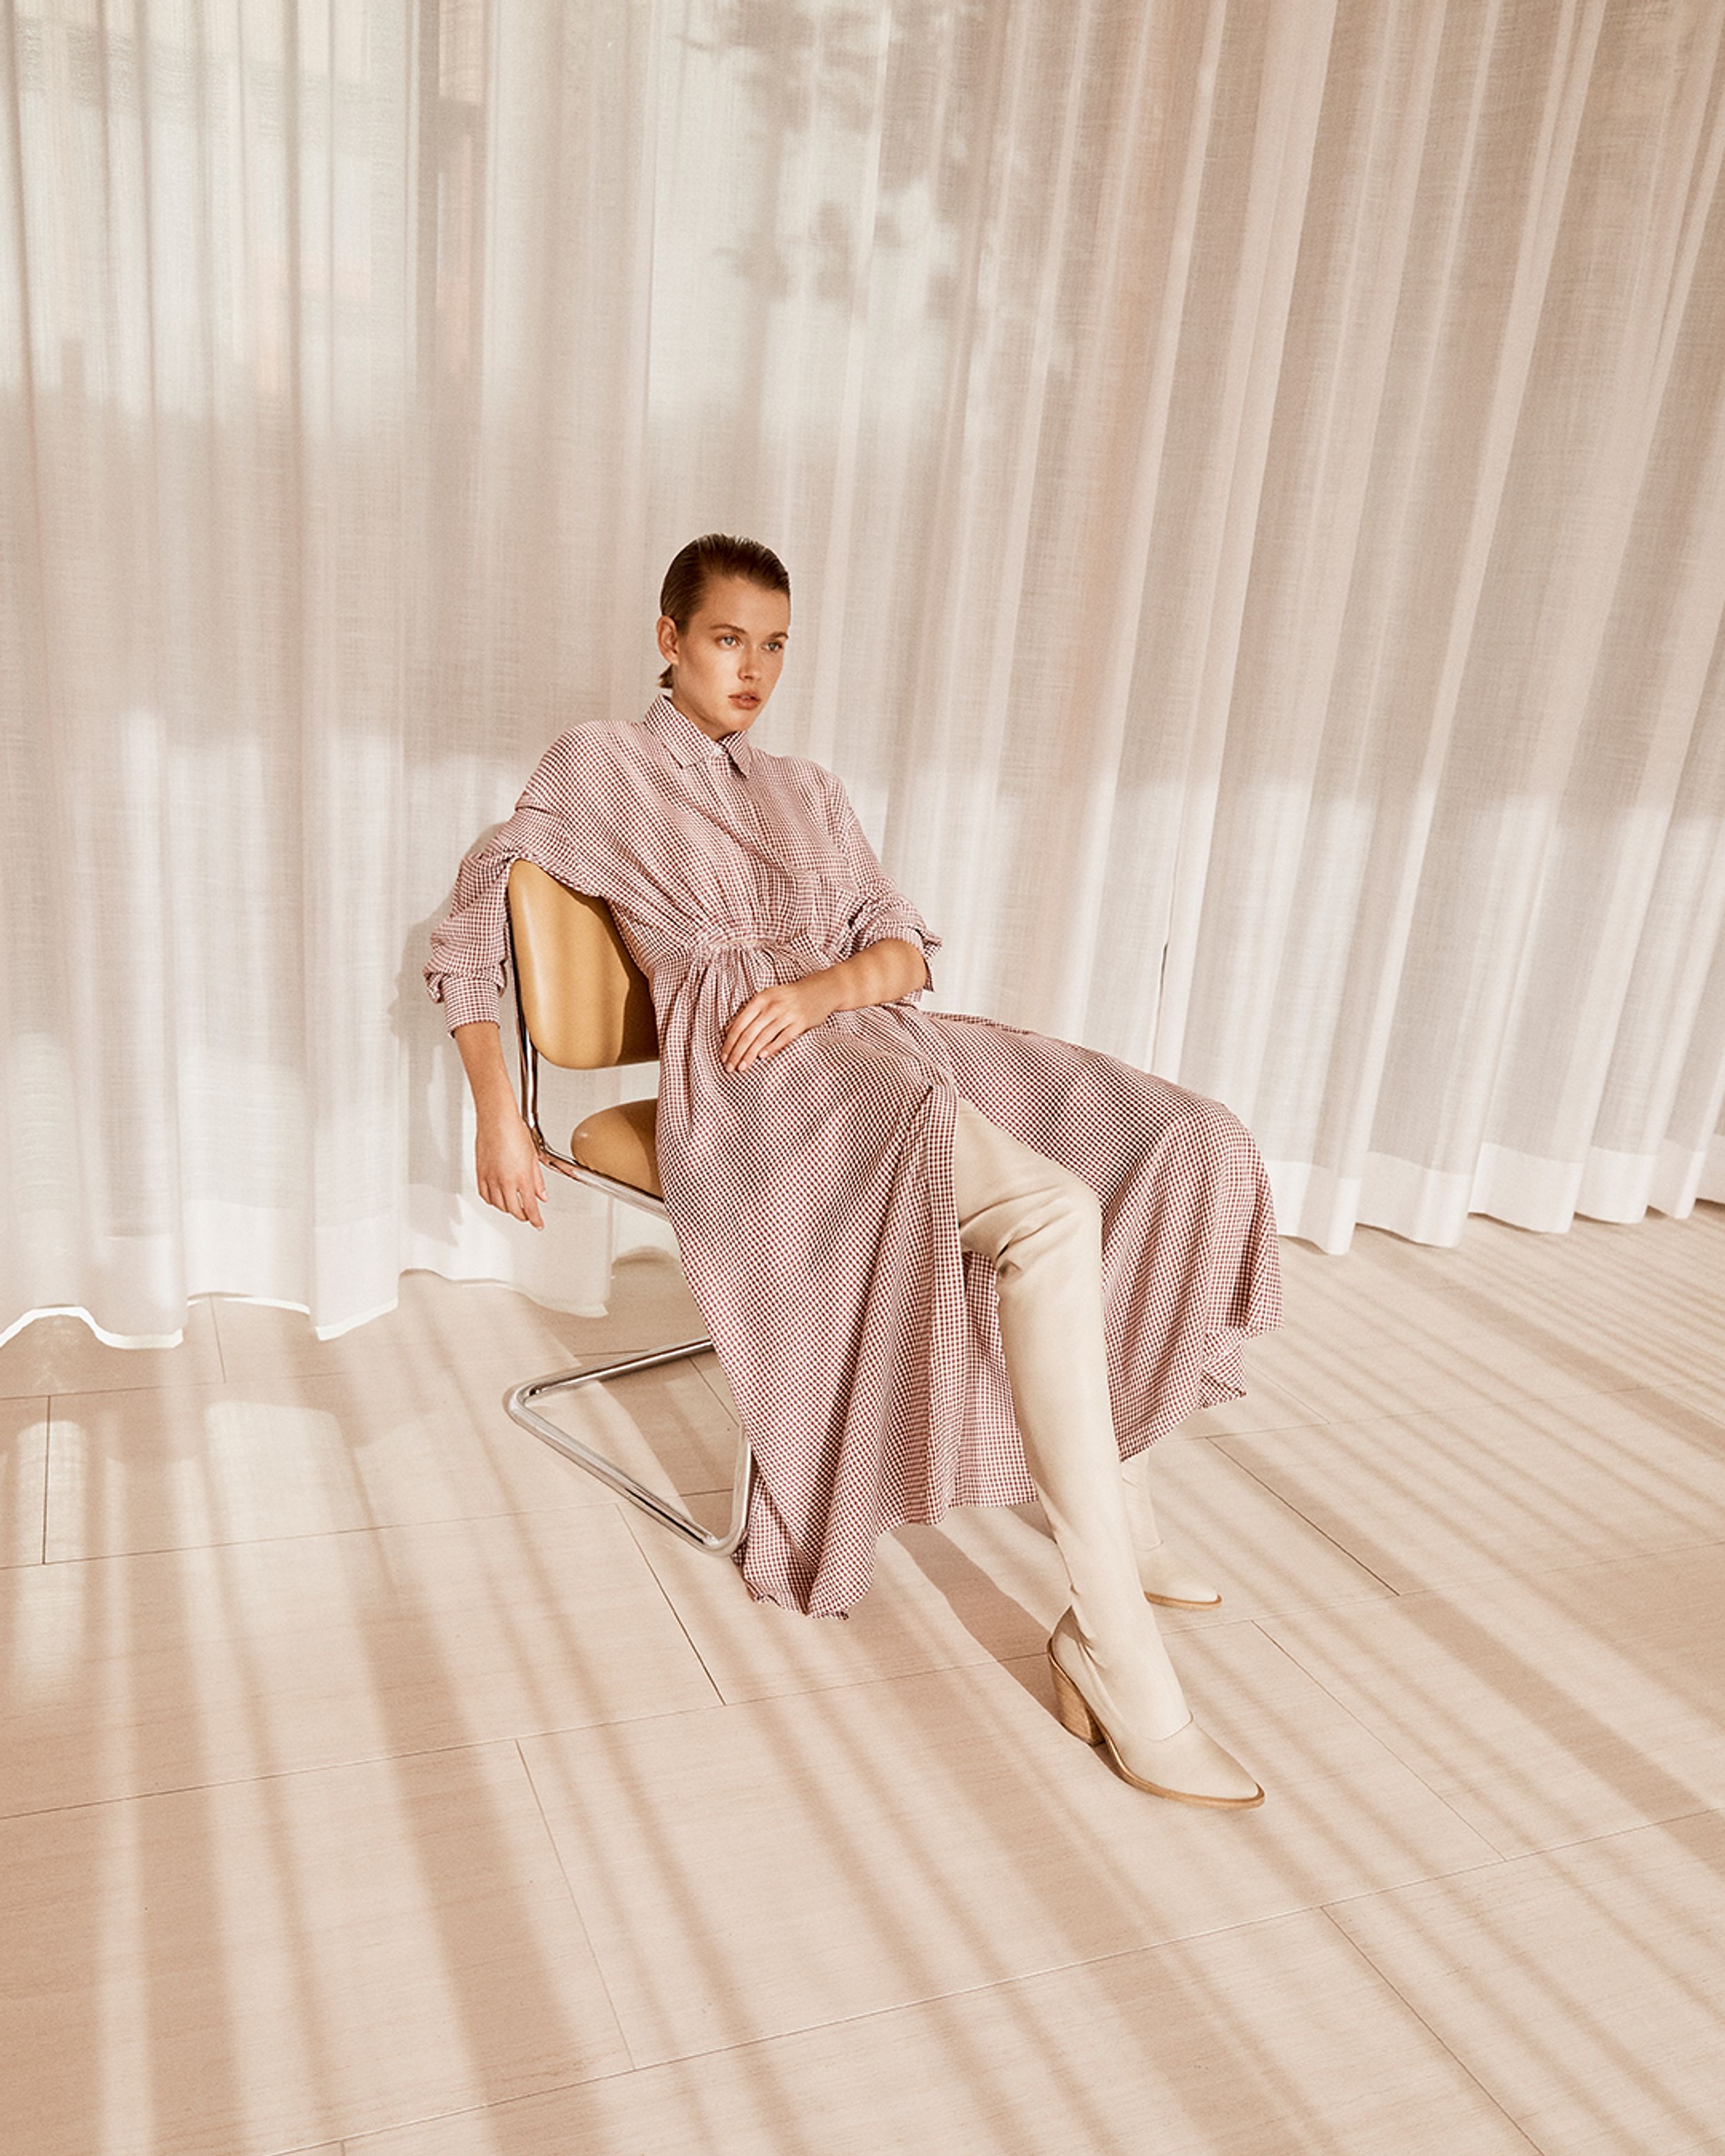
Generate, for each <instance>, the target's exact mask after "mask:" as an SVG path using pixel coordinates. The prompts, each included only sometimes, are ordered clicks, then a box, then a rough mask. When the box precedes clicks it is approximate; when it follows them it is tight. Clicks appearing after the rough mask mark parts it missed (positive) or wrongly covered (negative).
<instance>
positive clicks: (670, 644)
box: [658, 613, 677, 665]
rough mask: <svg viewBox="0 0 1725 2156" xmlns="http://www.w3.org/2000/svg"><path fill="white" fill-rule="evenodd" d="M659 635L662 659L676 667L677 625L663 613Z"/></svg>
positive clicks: (660, 618) (660, 619)
mask: <svg viewBox="0 0 1725 2156" xmlns="http://www.w3.org/2000/svg"><path fill="white" fill-rule="evenodd" d="M658 634H659V655H660V658H661V659H664V660H669V661H670V664H671V665H675V664H676V658H677V624H675V622H674V621H673V620H672V619H671V618H670V615H669V614H668V613H662V614H660V617H659V631H658Z"/></svg>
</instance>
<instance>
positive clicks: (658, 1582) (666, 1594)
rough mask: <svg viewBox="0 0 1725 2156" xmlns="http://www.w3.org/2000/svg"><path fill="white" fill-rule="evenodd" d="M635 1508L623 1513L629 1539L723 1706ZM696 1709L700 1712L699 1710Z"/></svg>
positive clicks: (720, 1692)
mask: <svg viewBox="0 0 1725 2156" xmlns="http://www.w3.org/2000/svg"><path fill="white" fill-rule="evenodd" d="M622 1509H623V1508H622V1507H621V1505H619V1510H620V1511H621V1510H622ZM633 1511H634V1507H633V1506H630V1507H629V1509H628V1511H625V1512H624V1513H623V1524H624V1528H625V1529H626V1531H627V1532H628V1534H629V1540H630V1541H631V1542H632V1543H634V1546H635V1548H636V1549H637V1550H638V1551H639V1553H640V1558H641V1563H643V1564H644V1565H645V1567H646V1568H647V1577H648V1578H649V1579H650V1580H651V1581H652V1583H653V1584H654V1585H655V1587H656V1588H657V1589H659V1594H660V1600H661V1601H663V1603H664V1604H665V1608H666V1609H669V1610H670V1614H671V1615H672V1617H673V1618H674V1619H675V1622H676V1627H677V1630H679V1631H680V1633H681V1634H682V1635H683V1637H684V1638H685V1640H687V1641H688V1643H689V1651H690V1653H691V1655H694V1657H695V1659H696V1661H697V1662H699V1663H700V1665H701V1675H702V1676H704V1677H705V1678H706V1681H707V1682H708V1683H709V1684H710V1685H711V1686H712V1688H713V1700H714V1702H715V1704H716V1705H717V1706H720V1707H723V1706H725V1705H726V1698H725V1694H724V1691H723V1689H722V1688H721V1686H720V1683H719V1681H718V1679H717V1678H716V1676H714V1675H713V1673H712V1671H711V1670H710V1669H709V1668H708V1667H707V1666H706V1655H703V1654H702V1653H701V1650H700V1648H699V1647H698V1646H696V1644H695V1636H694V1635H693V1634H692V1633H691V1631H690V1630H689V1627H688V1626H687V1625H685V1623H684V1622H683V1613H682V1611H681V1610H680V1609H678V1607H677V1605H676V1604H675V1602H673V1601H672V1599H671V1598H670V1590H669V1589H667V1587H666V1586H665V1582H664V1580H663V1579H661V1578H660V1576H659V1568H658V1566H657V1565H655V1563H654V1562H653V1553H652V1551H651V1550H649V1548H647V1547H646V1545H645V1543H643V1542H642V1540H641V1537H640V1536H639V1534H638V1533H637V1532H635V1522H634V1521H633V1520H632V1519H630V1518H629V1512H633ZM661 1532H663V1530H661ZM725 1562H726V1563H729V1562H730V1560H729V1559H728V1558H726V1560H725ZM696 1711H697V1712H698V1711H699V1710H696Z"/></svg>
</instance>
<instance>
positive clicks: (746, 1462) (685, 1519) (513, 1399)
mask: <svg viewBox="0 0 1725 2156" xmlns="http://www.w3.org/2000/svg"><path fill="white" fill-rule="evenodd" d="M509 973H510V979H511V982H514V983H519V981H520V978H521V977H520V975H519V973H517V972H516V956H515V937H514V933H513V932H512V931H511V933H510V937H509ZM515 1014H516V1034H517V1038H518V1039H519V1041H520V1045H521V1117H522V1120H523V1121H524V1122H526V1126H527V1128H528V1130H529V1131H530V1132H531V1133H532V1137H533V1142H534V1144H535V1145H536V1146H537V1147H538V1148H539V1150H540V1152H542V1153H543V1154H544V1155H545V1157H546V1158H547V1159H548V1160H552V1161H555V1162H556V1163H557V1165H558V1166H559V1167H560V1168H562V1170H563V1171H564V1173H566V1174H567V1175H570V1176H572V1177H573V1178H574V1179H575V1180H576V1181H577V1182H578V1183H591V1184H592V1186H593V1188H594V1189H595V1190H603V1192H604V1193H606V1195H607V1196H608V1197H611V1198H617V1199H622V1200H623V1202H624V1204H629V1205H639V1207H640V1208H641V1209H642V1211H643V1212H645V1213H654V1214H657V1215H658V1216H659V1218H660V1219H661V1220H663V1219H668V1218H669V1217H670V1216H669V1215H668V1214H667V1213H666V1212H665V1205H664V1202H663V1200H661V1199H657V1198H655V1197H654V1196H653V1195H652V1193H650V1192H649V1191H645V1190H637V1189H636V1188H634V1185H633V1184H632V1183H619V1182H617V1181H616V1180H615V1179H614V1178H612V1177H611V1176H608V1175H601V1174H599V1173H597V1172H596V1171H595V1170H594V1169H593V1168H583V1166H582V1165H581V1163H580V1162H579V1161H578V1160H572V1159H571V1158H569V1156H568V1154H567V1153H564V1152H558V1151H557V1147H555V1146H553V1145H552V1144H551V1143H550V1142H549V1141H548V1140H547V1137H546V1135H545V1133H544V1132H543V1131H542V1129H541V1128H540V1127H539V1051H538V1050H537V1049H536V1048H535V1047H534V1045H533V1043H532V1039H531V1036H530V1035H529V1034H528V1032H527V1017H526V1011H525V1010H524V1009H523V1008H522V1004H521V993H520V989H519V987H518V986H517V988H516V999H515ZM712 1344H713V1343H712V1342H711V1340H709V1339H707V1338H706V1337H702V1338H701V1339H699V1340H685V1341H683V1342H681V1343H680V1345H679V1346H677V1347H655V1348H649V1350H648V1351H647V1353H644V1354H637V1355H613V1356H609V1357H608V1358H606V1359H605V1360H604V1361H603V1362H602V1363H593V1364H591V1365H590V1366H589V1367H588V1368H585V1369H580V1370H553V1371H552V1372H551V1373H550V1374H549V1375H548V1376H547V1377H543V1378H529V1379H528V1381H527V1382H526V1384H524V1385H516V1387H515V1388H514V1389H512V1390H511V1392H509V1393H508V1394H506V1395H505V1397H504V1403H503V1404H504V1406H505V1407H506V1409H507V1410H508V1412H509V1414H510V1417H511V1419H512V1420H513V1421H516V1422H518V1423H519V1424H521V1428H522V1429H523V1430H531V1431H532V1433H533V1435H534V1436H535V1437H536V1438H540V1439H542V1440H543V1441H544V1442H545V1443H546V1444H547V1445H550V1446H551V1448H552V1450H553V1451H555V1452H560V1453H562V1455H563V1457H564V1458H565V1459H566V1460H573V1461H574V1463H575V1465H576V1466H578V1467H582V1468H585V1469H586V1471H587V1472H588V1474H589V1475H593V1476H597V1477H598V1480H599V1481H601V1482H603V1483H606V1484H608V1486H609V1487H610V1488H612V1489H613V1490H614V1491H617V1493H618V1495H619V1496H623V1497H626V1498H627V1499H628V1500H629V1503H630V1504H632V1505H634V1506H636V1507H639V1510H640V1511H642V1512H644V1513H645V1514H646V1515H647V1517H648V1518H649V1520H656V1521H657V1522H659V1524H660V1527H668V1528H669V1529H670V1532H672V1533H673V1534H674V1535H676V1536H678V1537H680V1539H681V1540H683V1541H684V1542H686V1543H689V1544H690V1545H691V1547H692V1548H696V1549H700V1550H706V1551H707V1552H708V1553H710V1554H711V1556H714V1557H729V1556H730V1555H731V1553H732V1551H733V1550H735V1548H737V1544H738V1543H740V1542H741V1541H742V1530H743V1526H744V1523H745V1522H746V1521H747V1517H748V1504H749V1484H750V1481H751V1478H752V1471H753V1466H754V1462H753V1459H752V1455H751V1453H750V1450H749V1440H748V1434H747V1431H743V1432H741V1433H740V1434H739V1437H738V1441H737V1466H736V1469H735V1471H734V1473H733V1476H732V1485H731V1524H730V1526H729V1527H728V1528H727V1529H726V1532H724V1534H722V1535H716V1534H713V1533H711V1532H710V1531H709V1530H708V1529H707V1528H706V1527H702V1526H701V1522H700V1521H699V1520H696V1519H694V1518H692V1517H691V1515H690V1514H689V1513H687V1512H685V1511H684V1510H683V1509H682V1507H680V1506H679V1505H674V1504H672V1503H671V1502H670V1500H669V1499H668V1498H665V1497H661V1496H660V1495H659V1493H658V1492H657V1491H655V1490H649V1488H648V1487H647V1486H646V1484H645V1483H644V1482H640V1481H637V1480H636V1479H635V1477H634V1476H633V1475H631V1474H630V1473H629V1471H628V1470H627V1469H626V1468H623V1467H619V1466H618V1465H617V1463H616V1461H615V1460H607V1459H606V1458H605V1456H604V1455H603V1453H600V1452H595V1451H594V1450H593V1447H592V1446H591V1445H583V1443H582V1442H581V1440H580V1439H579V1438H578V1437H572V1436H571V1435H570V1434H569V1432H568V1431H567V1430H559V1429H558V1428H557V1424H555V1423H553V1422H548V1421H547V1419H546V1418H545V1417H544V1416H543V1415H542V1414H538V1413H537V1412H536V1409H535V1406H534V1403H535V1402H536V1401H537V1400H541V1399H544V1398H545V1397H546V1395H547V1394H550V1393H563V1392H572V1391H573V1390H574V1389H575V1388H576V1387H577V1386H578V1385H597V1384H600V1383H603V1382H604V1381H605V1380H606V1379H607V1378H620V1377H624V1376H627V1375H628V1373H629V1372H630V1371H633V1370H651V1369H656V1368H658V1367H659V1366H660V1364H661V1363H680V1362H682V1361H683V1360H684V1359H685V1358H687V1357H689V1356H691V1355H704V1354H706V1353H707V1352H708V1351H709V1350H710V1349H711V1347H712Z"/></svg>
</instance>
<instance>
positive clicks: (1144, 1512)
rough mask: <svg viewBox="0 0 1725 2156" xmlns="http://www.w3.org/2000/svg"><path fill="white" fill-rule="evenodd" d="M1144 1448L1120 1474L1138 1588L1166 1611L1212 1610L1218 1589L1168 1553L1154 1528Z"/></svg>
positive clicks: (1216, 1605)
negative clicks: (1130, 1531)
mask: <svg viewBox="0 0 1725 2156" xmlns="http://www.w3.org/2000/svg"><path fill="white" fill-rule="evenodd" d="M1155 1450H1156V1448H1155V1446H1154V1445H1146V1446H1145V1447H1144V1450H1142V1452H1135V1453H1134V1454H1133V1455H1132V1458H1131V1459H1130V1460H1127V1461H1126V1462H1125V1463H1124V1465H1123V1466H1122V1468H1121V1471H1120V1479H1121V1481H1122V1484H1123V1485H1124V1486H1125V1490H1126V1517H1127V1525H1128V1526H1129V1527H1131V1529H1132V1549H1133V1552H1134V1553H1135V1554H1136V1556H1137V1560H1138V1584H1139V1585H1140V1586H1141V1587H1142V1589H1143V1590H1144V1599H1145V1600H1146V1601H1147V1602H1159V1603H1160V1604H1162V1605H1163V1608H1164V1609H1218V1608H1219V1607H1220V1604H1221V1600H1222V1594H1221V1589H1219V1588H1216V1587H1213V1586H1212V1585H1211V1584H1210V1583H1209V1580H1207V1579H1206V1578H1204V1574H1203V1573H1201V1572H1199V1570H1198V1569H1197V1568H1196V1567H1195V1566H1194V1565H1190V1564H1188V1563H1187V1562H1186V1560H1185V1558H1183V1557H1180V1556H1178V1554H1177V1553H1175V1552H1174V1551H1173V1550H1171V1549H1170V1548H1168V1544H1167V1543H1165V1542H1164V1541H1163V1539H1162V1529H1161V1528H1160V1527H1158V1525H1157V1524H1156V1507H1155V1506H1154V1505H1153V1504H1152V1502H1151V1501H1150V1455H1151V1454H1152V1453H1153V1452H1154V1451H1155Z"/></svg>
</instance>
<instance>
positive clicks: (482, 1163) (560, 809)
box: [425, 734, 581, 1228]
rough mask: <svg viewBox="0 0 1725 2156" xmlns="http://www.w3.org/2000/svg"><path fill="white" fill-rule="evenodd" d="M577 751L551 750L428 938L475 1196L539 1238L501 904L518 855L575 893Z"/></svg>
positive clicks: (459, 881) (560, 743)
mask: <svg viewBox="0 0 1725 2156" xmlns="http://www.w3.org/2000/svg"><path fill="white" fill-rule="evenodd" d="M576 746H577V745H576V743H575V742H574V739H573V737H572V736H570V735H567V734H565V735H562V736H560V737H558V739H557V741H555V742H552V746H551V747H550V748H548V749H547V751H546V752H545V755H544V756H543V757H542V759H541V760H540V763H539V767H538V768H537V770H536V771H535V773H534V774H533V776H532V778H531V779H530V780H529V781H528V782H527V785H526V790H525V791H524V792H523V793H522V794H521V798H520V799H519V800H518V801H517V802H516V810H515V814H514V815H513V816H511V818H510V819H509V821H508V822H507V823H506V824H503V825H501V827H500V828H499V829H497V830H496V831H495V832H494V833H493V834H492V835H491V837H490V839H489V840H487V841H486V843H485V844H484V845H482V846H479V847H476V848H475V850H474V851H473V852H472V853H470V855H468V856H467V858H466V859H465V860H464V861H463V862H462V864H461V868H460V871H459V875H457V877H456V879H455V892H454V903H453V904H452V905H451V906H450V908H449V912H448V913H447V914H446V915H445V916H444V918H443V919H442V920H441V921H439V923H438V924H437V926H436V927H435V928H434V930H433V931H432V934H431V957H430V962H429V964H428V965H427V967H426V968H425V984H426V987H427V988H429V991H430V993H431V994H432V996H433V997H434V998H435V999H436V1000H437V1001H438V1002H439V1003H441V1004H443V1006H444V1013H445V1015H446V1017H447V1019H448V1021H449V1031H450V1034H452V1036H453V1037H454V1042H455V1045H456V1047H457V1049H458V1050H459V1052H460V1056H461V1065H462V1068H463V1069H464V1070H465V1072H466V1073H467V1083H468V1086H469V1087H470V1090H471V1091H472V1094H473V1105H474V1109H475V1120H476V1123H477V1132H476V1135H475V1141H474V1169H475V1175H476V1177H477V1179H478V1183H479V1190H480V1197H481V1198H483V1199H485V1203H486V1204H488V1205H495V1206H496V1207H497V1209H498V1210H499V1211H500V1212H503V1213H507V1214H509V1215H510V1217H511V1219H516V1220H526V1222H528V1223H529V1224H530V1225H531V1226H532V1227H535V1228H542V1227H543V1226H544V1224H545V1223H544V1221H543V1220H542V1219H541V1217H540V1213H539V1206H540V1201H541V1200H542V1199H543V1198H544V1196H545V1171H544V1168H543V1167H542V1163H541V1161H540V1158H539V1152H538V1148H537V1147H536V1146H535V1144H534V1142H533V1137H532V1133H531V1132H530V1131H529V1130H528V1128H527V1126H526V1123H525V1122H523V1121H522V1119H521V1111H520V1109H519V1108H517V1107H516V1101H515V1094H514V1091H513V1089H512V1088H511V1084H510V1078H509V1070H508V1066H507V1065H506V1063H505V1062H504V1060H503V1041H502V1036H501V1033H500V1032H499V1030H498V1025H497V1019H496V1010H497V998H498V995H499V993H500V992H501V989H502V988H503V985H504V952H505V950H506V943H507V929H506V921H505V912H506V896H505V894H506V885H507V882H508V876H509V869H510V865H511V862H513V861H516V860H520V859H521V858H522V856H523V855H526V857H528V858H530V859H532V860H538V861H539V862H540V863H541V865H542V866H545V867H547V868H550V869H551V870H552V871H553V873H556V874H557V875H560V876H562V879H563V880H565V881H567V882H570V883H573V882H574V881H575V880H576V878H577V877H578V875H579V873H580V868H581V863H580V861H579V860H578V858H577V856H576V851H575V850H574V849H573V845H572V839H573V834H572V829H571V826H570V823H569V818H568V811H569V809H570V808H571V806H572V803H573V802H574V800H575V798H576V789H575V785H574V774H573V762H574V755H575V750H576Z"/></svg>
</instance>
